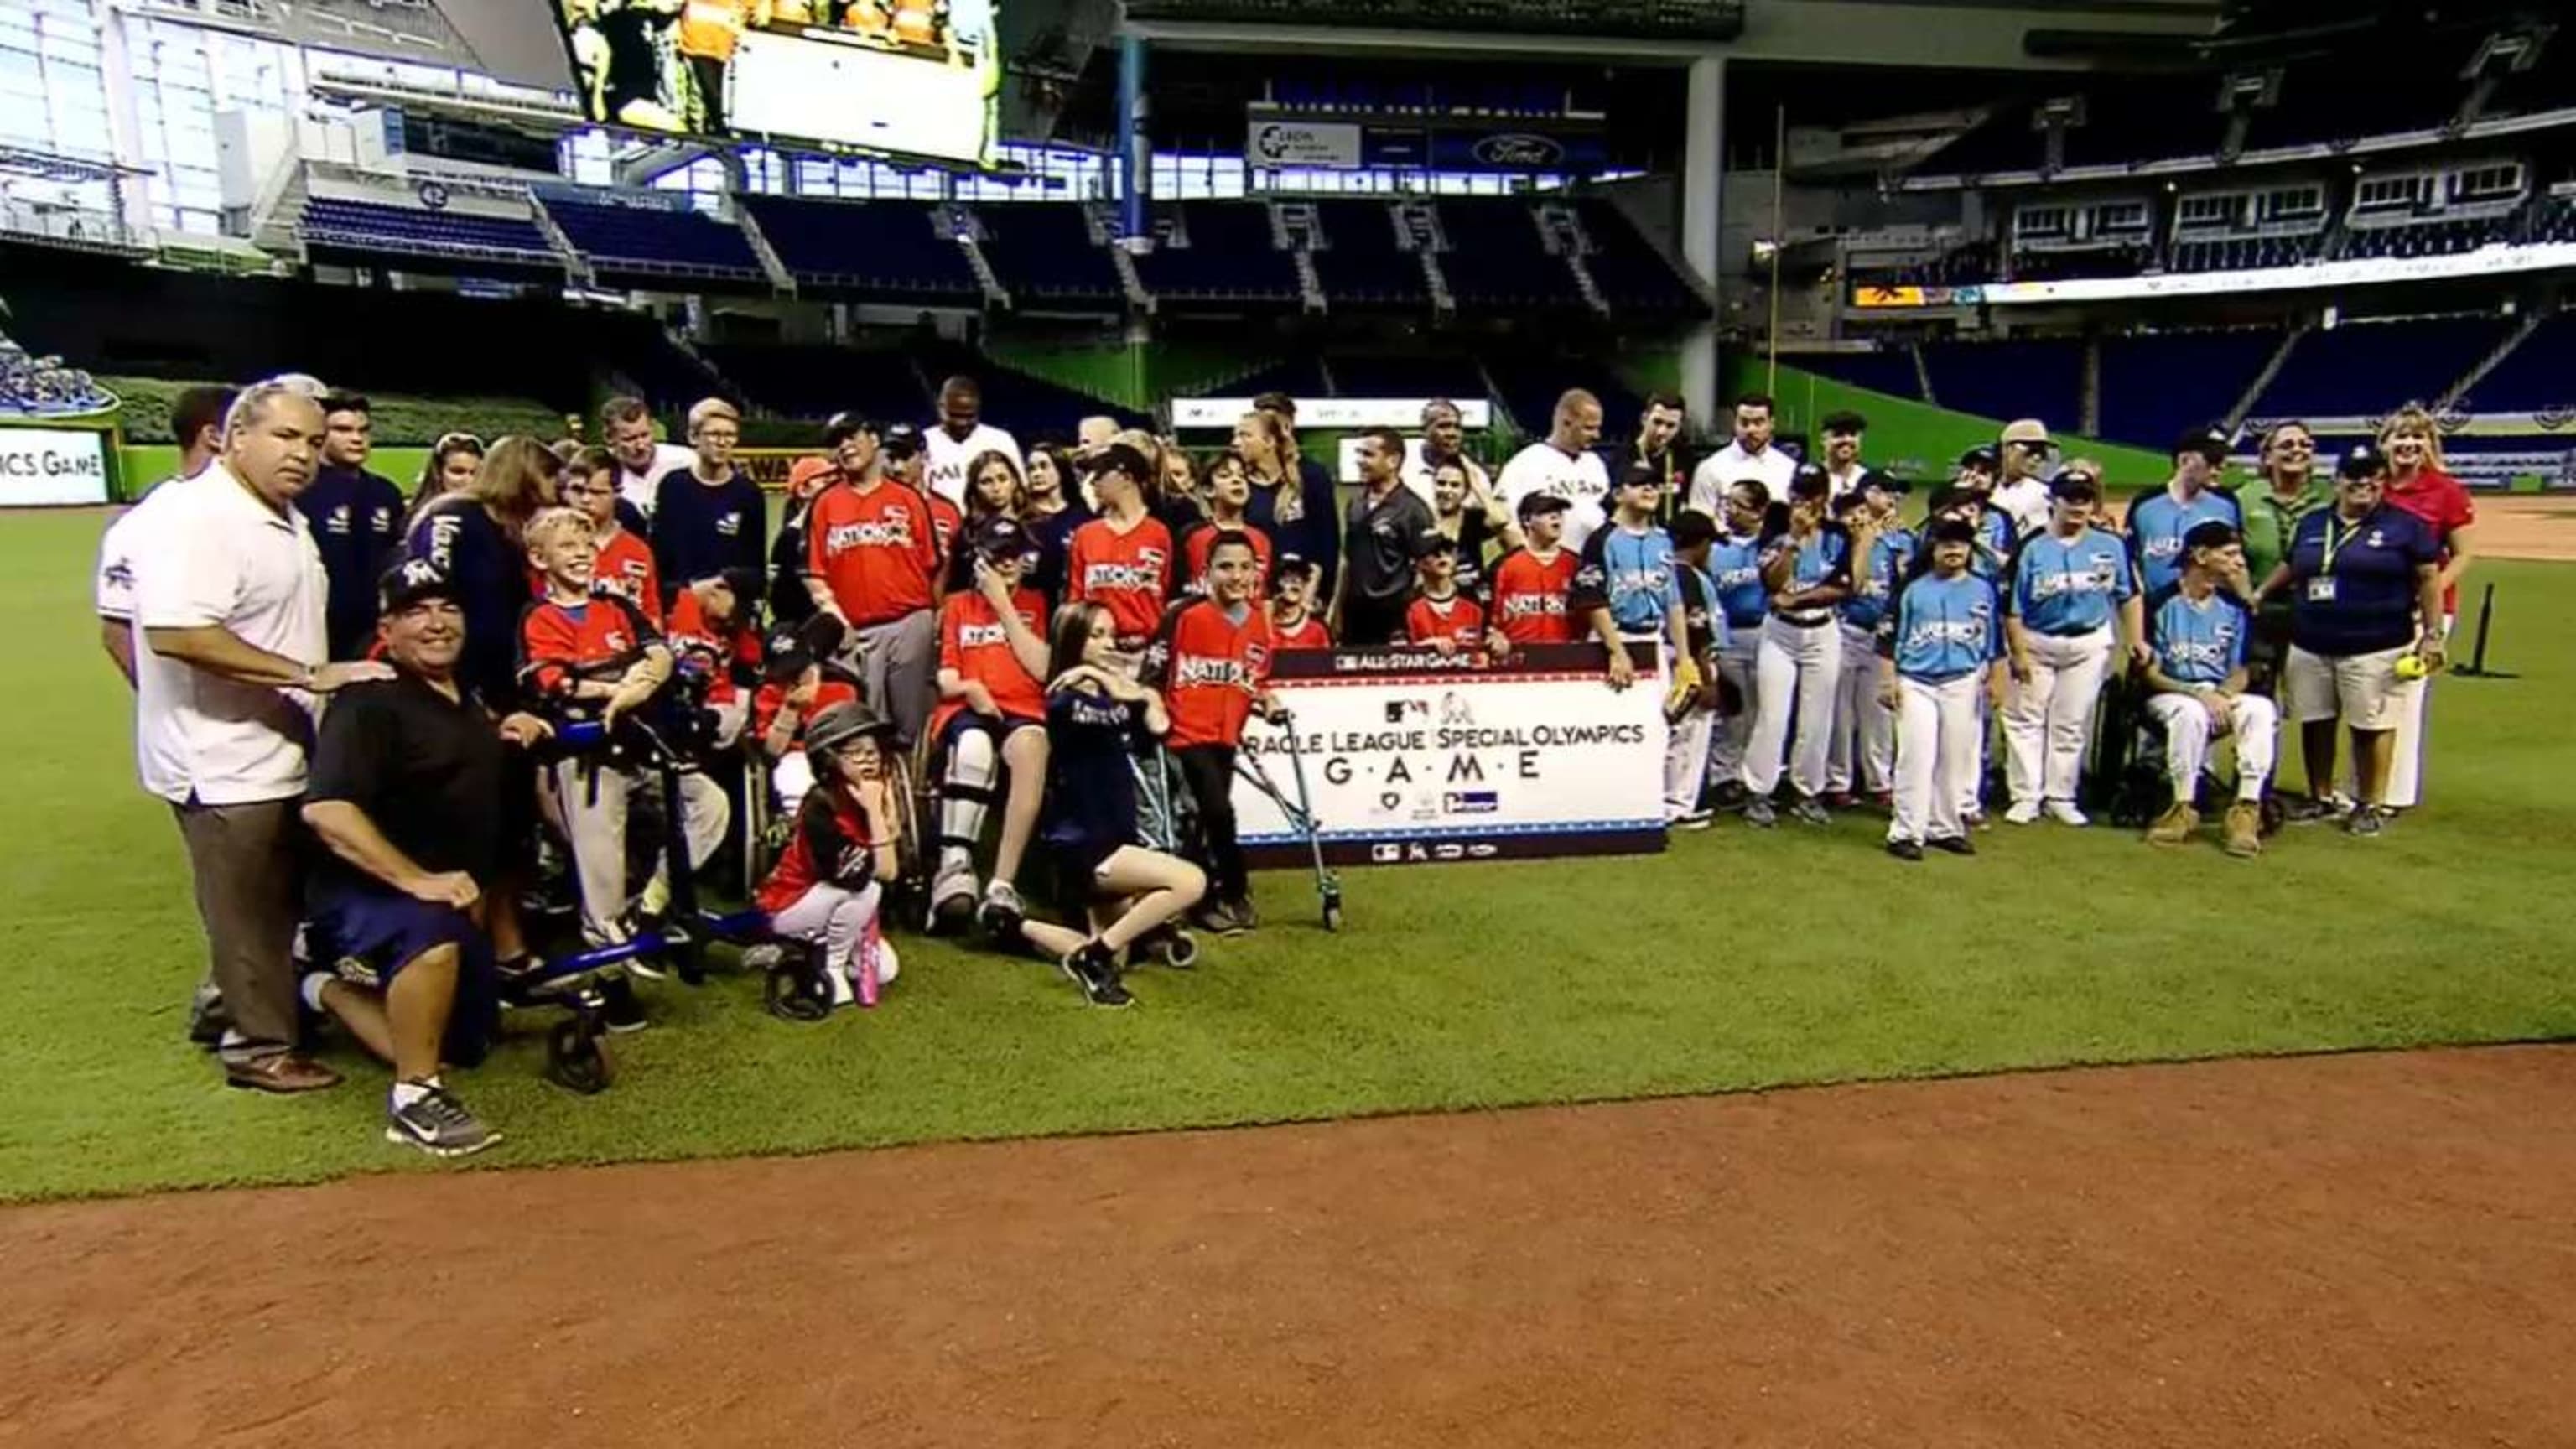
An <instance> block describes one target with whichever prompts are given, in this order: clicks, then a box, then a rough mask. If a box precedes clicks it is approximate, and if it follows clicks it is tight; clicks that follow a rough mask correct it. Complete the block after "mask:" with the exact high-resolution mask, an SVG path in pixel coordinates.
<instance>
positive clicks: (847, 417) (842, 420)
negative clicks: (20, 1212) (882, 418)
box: [823, 413, 885, 448]
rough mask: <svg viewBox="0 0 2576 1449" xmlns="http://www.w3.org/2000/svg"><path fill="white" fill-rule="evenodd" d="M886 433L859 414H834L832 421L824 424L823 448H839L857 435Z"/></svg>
mask: <svg viewBox="0 0 2576 1449" xmlns="http://www.w3.org/2000/svg"><path fill="white" fill-rule="evenodd" d="M884 431H885V430H884V429H883V428H880V427H878V426H877V425H876V424H875V423H874V422H873V421H871V420H870V419H867V418H864V417H861V416H859V415H858V414H857V413H834V414H832V416H831V420H830V421H828V422H826V423H824V424H823V446H824V447H826V448H837V447H839V446H841V445H842V444H843V443H846V442H848V441H849V440H850V439H851V437H853V436H854V435H856V434H859V433H869V434H876V433H882V432H884Z"/></svg>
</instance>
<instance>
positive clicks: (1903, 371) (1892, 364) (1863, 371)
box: [1786, 347, 1923, 400]
mask: <svg viewBox="0 0 2576 1449" xmlns="http://www.w3.org/2000/svg"><path fill="white" fill-rule="evenodd" d="M1786 360H1787V361H1790V362H1792V363H1794V364H1795V365H1796V366H1798V367H1801V368H1804V369H1805V370H1807V371H1809V372H1812V373H1815V374H1816V375H1817V376H1819V377H1830V378H1832V379H1833V380H1835V381H1836V382H1847V383H1850V384H1851V385H1852V386H1854V387H1865V388H1868V389H1869V390H1870V391H1872V392H1883V393H1886V394H1888V395H1890V396H1892V397H1901V398H1910V399H1916V400H1920V399H1921V398H1922V396H1923V380H1922V379H1921V378H1920V377H1918V376H1916V375H1915V371H1914V354H1913V353H1912V352H1911V351H1909V350H1908V349H1905V348H1902V347H1897V348H1887V349H1882V350H1880V351H1876V352H1806V353H1800V354H1797V355H1796V356H1794V357H1790V358H1787V359H1786Z"/></svg>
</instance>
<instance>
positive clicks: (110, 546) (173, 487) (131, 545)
mask: <svg viewBox="0 0 2576 1449" xmlns="http://www.w3.org/2000/svg"><path fill="white" fill-rule="evenodd" d="M213 466H214V465H213V464H211V463H209V464H207V465H206V469H201V470H199V471H198V472H195V473H190V474H188V475H187V476H185V477H181V478H165V479H163V480H162V481H160V482H159V483H156V484H154V485H152V487H151V488H149V489H147V490H145V492H144V494H143V497H142V498H141V499H140V500H138V501H137V502H136V503H135V504H134V506H133V507H131V508H128V509H126V510H125V511H124V512H123V513H120V514H118V515H117V516H116V521H115V522H113V523H111V524H109V525H108V526H107V532H106V533H104V534H102V535H100V536H99V540H98V605H97V608H98V616H99V617H100V618H102V619H118V620H122V621H124V622H126V623H129V624H130V623H132V622H133V621H134V561H135V557H136V550H137V548H138V547H139V546H140V544H141V542H142V540H143V536H144V530H145V529H146V528H147V527H149V526H150V523H151V517H152V514H153V513H155V512H158V511H159V509H160V507H161V505H163V504H164V502H165V501H166V500H167V499H168V498H169V497H170V495H171V494H172V493H174V492H176V491H177V490H178V488H179V485H181V484H183V483H188V482H192V481H194V480H196V479H199V478H202V477H204V476H206V472H207V471H209V470H211V469H212V468H213Z"/></svg>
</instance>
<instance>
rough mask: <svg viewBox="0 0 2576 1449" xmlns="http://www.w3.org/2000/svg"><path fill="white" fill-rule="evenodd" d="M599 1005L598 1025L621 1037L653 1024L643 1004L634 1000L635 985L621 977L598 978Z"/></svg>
mask: <svg viewBox="0 0 2576 1449" xmlns="http://www.w3.org/2000/svg"><path fill="white" fill-rule="evenodd" d="M599 1003H600V1005H599V1024H600V1025H601V1026H604V1027H606V1028H608V1029H609V1030H610V1031H613V1032H616V1033H618V1034H619V1035H621V1036H622V1035H624V1034H625V1033H627V1032H630V1031H642V1030H643V1029H644V1028H646V1027H648V1026H651V1025H652V1024H653V1020H652V1018H650V1017H648V1016H646V1015H645V1014H644V1003H643V1002H641V1001H638V1000H636V999H635V983H634V982H632V981H629V980H627V979H626V978H625V977H623V976H604V977H602V978H600V982H599Z"/></svg>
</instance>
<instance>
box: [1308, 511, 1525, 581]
mask: <svg viewBox="0 0 2576 1449" xmlns="http://www.w3.org/2000/svg"><path fill="white" fill-rule="evenodd" d="M1523 516H1524V517H1526V516H1527V515H1523ZM1314 571H1315V566H1314V565H1313V564H1310V563H1308V562H1306V556H1305V555H1304V554H1302V553H1283V554H1281V555H1279V561H1278V562H1277V563H1274V564H1272V565H1271V566H1270V577H1271V578H1272V579H1273V580H1274V581H1275V580H1278V579H1284V578H1286V577H1288V576H1289V575H1291V574H1294V575H1296V576H1297V577H1298V578H1301V579H1302V578H1305V577H1306V576H1308V575H1310V574H1312V573H1313V572H1314Z"/></svg>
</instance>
